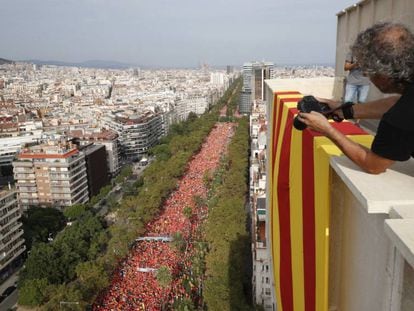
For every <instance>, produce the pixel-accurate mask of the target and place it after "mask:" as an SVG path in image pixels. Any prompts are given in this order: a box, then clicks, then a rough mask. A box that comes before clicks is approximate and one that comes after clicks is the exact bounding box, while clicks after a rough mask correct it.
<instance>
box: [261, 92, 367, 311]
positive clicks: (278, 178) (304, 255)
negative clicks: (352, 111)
mask: <svg viewBox="0 0 414 311" xmlns="http://www.w3.org/2000/svg"><path fill="white" fill-rule="evenodd" d="M301 98H302V95H301V94H300V93H298V92H294V91H289V92H276V93H274V99H273V105H271V107H269V108H270V109H269V126H268V128H269V129H270V133H269V144H268V145H269V146H270V147H271V148H269V152H268V155H269V158H268V159H269V161H268V163H269V167H268V172H269V173H268V176H269V177H268V189H269V190H268V202H269V215H270V223H269V234H270V239H271V254H272V261H273V273H274V279H275V291H276V299H277V306H278V311H303V310H304V311H327V310H328V268H329V266H328V264H329V208H330V201H329V193H330V179H329V178H330V176H329V158H330V157H331V156H332V155H340V154H341V152H340V150H339V149H338V148H337V147H336V146H335V145H334V144H333V143H332V142H331V141H329V140H328V139H327V138H326V137H324V136H321V135H320V134H319V133H317V132H314V131H311V130H309V129H306V130H304V131H298V130H296V129H294V128H293V126H292V125H293V119H294V117H295V115H296V114H297V109H296V105H297V102H298V101H299V100H300V99H301ZM333 126H334V127H336V128H337V129H339V130H340V131H341V132H342V133H344V134H345V135H349V137H350V138H351V139H353V140H354V141H357V142H359V143H361V144H364V145H367V146H369V145H370V143H371V141H372V136H371V135H367V134H366V133H365V132H364V131H363V130H361V129H360V128H359V127H356V126H355V125H353V124H352V123H350V122H342V123H334V124H333Z"/></svg>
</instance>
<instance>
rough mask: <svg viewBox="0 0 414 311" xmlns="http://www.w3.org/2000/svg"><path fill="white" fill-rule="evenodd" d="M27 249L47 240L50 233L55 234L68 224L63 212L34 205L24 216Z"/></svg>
mask: <svg viewBox="0 0 414 311" xmlns="http://www.w3.org/2000/svg"><path fill="white" fill-rule="evenodd" d="M22 223H23V232H24V238H25V241H26V246H27V249H28V250H30V249H31V247H32V244H34V243H38V242H47V241H48V238H49V235H50V236H55V235H56V234H57V233H58V232H59V231H61V230H62V229H63V228H64V227H65V224H66V220H65V217H64V215H63V214H62V212H60V211H58V210H57V209H54V208H42V207H32V208H30V209H29V210H28V211H27V212H26V214H24V215H23V217H22Z"/></svg>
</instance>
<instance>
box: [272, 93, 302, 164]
mask: <svg viewBox="0 0 414 311" xmlns="http://www.w3.org/2000/svg"><path fill="white" fill-rule="evenodd" d="M296 94H300V93H299V92H278V93H275V95H276V96H275V100H274V102H273V137H274V138H275V139H274V140H273V158H275V157H276V149H277V142H278V139H279V132H280V121H281V119H282V112H283V104H284V102H285V101H286V100H289V101H295V100H296V101H298V100H300V98H299V99H297V98H292V99H287V98H286V99H281V100H280V102H279V106H277V107H276V104H277V98H278V96H279V95H296ZM276 109H277V110H276ZM276 111H279V116H278V119H277V120H276ZM275 126H276V128H275Z"/></svg>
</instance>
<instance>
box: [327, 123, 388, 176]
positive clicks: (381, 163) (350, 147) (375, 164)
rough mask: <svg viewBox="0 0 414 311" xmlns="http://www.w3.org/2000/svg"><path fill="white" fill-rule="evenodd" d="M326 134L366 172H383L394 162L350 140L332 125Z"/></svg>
mask: <svg viewBox="0 0 414 311" xmlns="http://www.w3.org/2000/svg"><path fill="white" fill-rule="evenodd" d="M326 136H327V137H328V138H329V139H330V140H332V142H333V143H334V144H335V145H337V146H338V148H339V149H341V151H342V152H343V153H344V154H345V155H346V156H347V157H348V158H350V159H351V160H352V161H353V162H354V163H355V164H357V165H358V166H359V167H361V168H362V169H363V170H364V171H365V172H367V173H370V174H380V173H383V172H385V170H386V169H387V168H389V167H390V166H391V165H392V164H393V163H394V161H393V160H389V159H386V158H383V157H381V156H379V155H377V154H375V153H374V152H372V151H371V150H370V149H368V148H366V147H364V146H362V145H360V144H357V143H356V142H354V141H352V140H350V139H349V138H348V137H346V136H345V135H344V134H342V133H341V132H340V131H338V130H337V129H335V128H334V127H332V126H330V128H329V130H328V131H327V133H326Z"/></svg>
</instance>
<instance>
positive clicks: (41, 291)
mask: <svg viewBox="0 0 414 311" xmlns="http://www.w3.org/2000/svg"><path fill="white" fill-rule="evenodd" d="M48 286H49V283H48V281H47V279H45V278H43V279H33V280H28V281H27V282H25V283H24V284H23V285H22V286H21V287H20V288H19V304H20V305H23V306H30V307H36V306H39V305H41V304H43V303H44V302H45V301H46V298H47V289H48Z"/></svg>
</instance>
